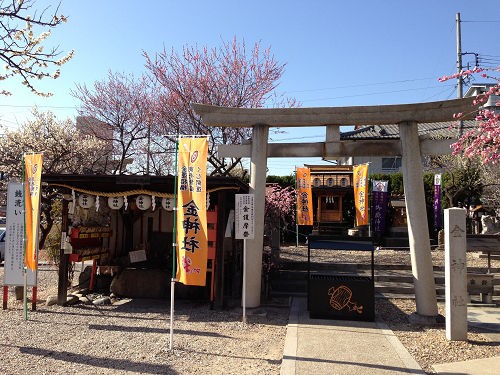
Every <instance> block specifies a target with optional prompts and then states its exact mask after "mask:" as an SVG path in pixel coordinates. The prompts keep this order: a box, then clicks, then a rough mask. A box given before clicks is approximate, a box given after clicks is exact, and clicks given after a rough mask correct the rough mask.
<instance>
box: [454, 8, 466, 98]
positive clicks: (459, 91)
mask: <svg viewBox="0 0 500 375" xmlns="http://www.w3.org/2000/svg"><path fill="white" fill-rule="evenodd" d="M456 23H457V73H458V74H460V72H461V71H462V35H461V30H460V13H457V17H456ZM462 84H463V79H462V77H461V76H458V77H457V98H459V99H461V98H462V97H463V95H464V93H463V85H462Z"/></svg>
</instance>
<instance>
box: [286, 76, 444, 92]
mask: <svg viewBox="0 0 500 375" xmlns="http://www.w3.org/2000/svg"><path fill="white" fill-rule="evenodd" d="M435 79H436V77H428V78H415V79H404V80H400V81H386V82H374V83H360V84H357V85H348V86H337V87H324V88H318V89H307V90H292V91H287V92H286V93H287V94H291V93H301V92H316V91H328V90H340V89H348V88H352V87H366V86H379V85H390V84H394V83H407V82H417V81H428V80H435Z"/></svg>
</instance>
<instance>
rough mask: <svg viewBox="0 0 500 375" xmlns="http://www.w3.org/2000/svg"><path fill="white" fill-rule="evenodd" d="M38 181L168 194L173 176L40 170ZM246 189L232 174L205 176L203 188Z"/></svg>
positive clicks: (100, 191) (117, 192)
mask: <svg viewBox="0 0 500 375" xmlns="http://www.w3.org/2000/svg"><path fill="white" fill-rule="evenodd" d="M42 184H43V185H45V186H51V187H55V188H62V189H66V190H67V191H71V190H75V191H77V192H80V193H87V194H92V195H99V196H103V197H106V196H107V197H110V196H124V195H127V196H128V195H138V194H151V195H155V196H157V197H169V196H172V195H173V193H174V186H175V177H174V176H134V175H73V174H44V175H42ZM222 189H223V190H226V189H227V190H234V191H241V192H243V193H246V192H248V185H246V184H244V183H243V182H242V181H241V180H240V179H238V178H234V177H211V176H209V177H207V191H208V192H214V191H218V190H222Z"/></svg>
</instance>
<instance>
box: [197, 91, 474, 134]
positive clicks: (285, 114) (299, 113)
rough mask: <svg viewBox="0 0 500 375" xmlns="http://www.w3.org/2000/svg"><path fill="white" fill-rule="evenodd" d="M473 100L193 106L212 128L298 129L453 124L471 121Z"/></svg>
mask: <svg viewBox="0 0 500 375" xmlns="http://www.w3.org/2000/svg"><path fill="white" fill-rule="evenodd" d="M473 100H474V98H464V99H454V100H444V101H439V102H429V103H415V104H396V105H375V106H353V107H318V108H228V107H217V106H211V105H205V104H196V103H195V104H192V106H193V108H194V110H195V111H196V113H197V114H198V115H200V116H201V117H202V119H203V122H204V123H205V124H206V125H209V126H223V127H233V128H245V127H252V126H254V125H257V124H265V125H268V126H272V127H297V126H326V125H329V126H341V125H387V124H398V123H400V122H402V121H416V122H419V123H424V122H425V123H428V122H444V121H452V120H453V115H454V114H456V113H466V114H470V116H469V117H465V118H463V119H468V118H473V117H474V115H475V110H476V108H475V107H473V104H472V102H473ZM332 124H335V125H332Z"/></svg>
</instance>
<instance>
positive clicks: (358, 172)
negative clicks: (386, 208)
mask: <svg viewBox="0 0 500 375" xmlns="http://www.w3.org/2000/svg"><path fill="white" fill-rule="evenodd" d="M352 174H353V180H354V181H353V183H354V205H355V207H356V225H357V226H360V225H368V224H369V215H368V164H360V165H355V166H354V167H353V169H352Z"/></svg>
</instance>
